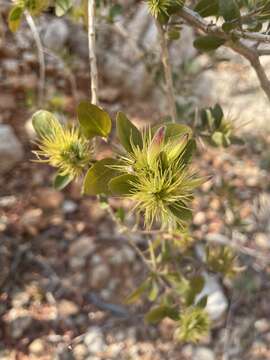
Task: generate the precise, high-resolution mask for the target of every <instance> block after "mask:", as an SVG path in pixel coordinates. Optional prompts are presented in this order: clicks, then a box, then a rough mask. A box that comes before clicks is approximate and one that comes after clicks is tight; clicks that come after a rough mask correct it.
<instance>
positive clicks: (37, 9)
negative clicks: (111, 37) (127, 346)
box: [9, 0, 270, 342]
mask: <svg viewBox="0 0 270 360" xmlns="http://www.w3.org/2000/svg"><path fill="white" fill-rule="evenodd" d="M190 3H192V4H194V7H192V8H191V6H190ZM185 4H188V5H187V6H189V7H187V6H186V5H185ZM47 5H50V6H53V7H54V8H55V12H56V15H57V16H61V15H63V14H64V13H65V12H67V11H68V10H69V9H70V7H71V5H72V3H71V1H70V0H54V1H47V0H18V1H15V2H14V4H13V5H12V7H11V10H10V13H9V27H10V29H11V30H12V31H16V30H17V29H18V27H19V25H20V22H21V19H22V15H26V18H27V17H28V22H29V24H30V25H31V26H32V31H33V33H34V38H35V41H36V45H37V48H38V49H39V57H40V58H42V56H43V50H42V44H41V40H40V39H39V37H38V31H37V29H36V28H35V27H34V24H33V22H32V21H31V16H36V15H39V14H40V13H41V12H42V10H44V9H46V7H47ZM95 5H96V3H95V1H94V0H88V7H87V19H86V20H87V21H86V22H85V23H87V26H88V37H89V39H88V40H89V58H90V62H91V66H90V67H91V82H92V83H91V85H92V86H91V95H92V99H93V100H92V102H94V104H91V103H90V102H87V101H83V102H81V103H80V104H79V105H78V108H77V113H78V123H77V124H76V125H74V124H72V125H69V124H67V125H66V124H65V125H63V124H61V123H60V122H59V121H58V119H57V118H56V117H55V115H54V114H52V113H50V112H48V111H38V112H36V113H35V114H34V116H33V119H32V120H33V126H34V129H35V131H36V133H37V136H38V139H37V141H36V146H37V149H36V150H35V151H34V154H35V155H36V157H37V160H36V161H37V162H41V163H47V164H50V165H51V166H52V167H54V168H55V169H57V173H56V177H55V180H54V186H55V187H56V188H57V189H64V188H65V187H66V186H67V185H68V184H69V183H70V182H71V181H72V180H76V179H78V178H83V185H82V194H83V195H85V196H87V195H89V196H98V198H99V200H100V203H101V205H102V206H103V208H105V209H107V210H108V212H109V214H110V215H111V217H112V219H113V220H114V221H115V222H116V224H117V225H118V226H119V230H120V231H121V232H122V234H123V235H125V236H126V238H127V239H128V240H129V242H130V244H131V246H132V247H133V248H135V249H136V251H137V253H138V255H139V256H140V258H141V259H142V260H143V262H144V264H145V265H146V267H147V269H148V270H149V271H148V273H147V275H146V278H145V279H144V281H143V282H142V283H141V285H140V286H139V287H138V288H137V289H136V290H135V291H134V292H133V293H132V294H131V295H130V296H128V298H127V302H128V303H132V302H135V301H137V300H140V299H142V298H143V297H145V298H147V300H148V304H149V309H148V311H147V313H146V315H145V320H146V321H147V322H149V323H151V324H156V323H158V322H160V321H162V320H163V319H164V318H170V319H172V320H173V321H175V331H174V336H175V339H177V340H178V341H181V342H188V341H191V342H197V341H199V339H200V338H201V337H203V336H204V335H205V334H206V333H207V332H208V330H209V327H210V321H209V316H208V313H207V296H201V295H202V292H203V290H204V288H205V277H204V275H205V272H206V271H211V272H216V273H219V274H221V275H222V276H224V277H225V276H229V277H232V276H235V275H236V274H237V273H238V271H239V267H238V266H237V259H236V257H235V255H234V253H233V252H232V250H231V249H230V248H228V247H223V246H222V247H218V246H216V247H211V248H206V256H205V259H204V260H201V258H199V257H198V251H197V250H198V249H197V248H195V246H194V243H195V239H194V238H193V237H192V233H191V232H190V227H189V223H190V221H191V220H192V201H193V199H194V197H195V196H196V193H195V191H196V189H197V188H198V187H199V186H200V185H201V184H202V182H203V178H202V177H200V176H199V175H198V174H197V172H196V171H195V170H194V168H193V167H192V156H193V155H194V152H195V150H196V141H195V138H196V137H197V136H198V137H200V138H203V139H204V140H206V141H207V143H208V144H210V145H214V146H220V147H227V146H229V145H230V144H232V143H236V142H237V143H239V139H238V138H236V137H235V130H236V127H235V123H234V122H233V121H232V120H231V119H230V118H228V117H225V116H224V113H223V110H222V109H221V107H220V106H219V105H218V104H217V105H215V106H214V107H213V108H207V109H203V110H202V111H201V116H200V118H199V117H198V118H197V117H195V122H194V126H193V129H192V130H191V128H190V127H189V126H187V125H186V124H184V125H183V124H179V123H178V120H179V119H178V117H177V107H176V106H175V97H174V76H173V71H172V67H171V64H170V53H169V51H168V50H169V49H168V46H169V44H170V41H173V40H177V39H178V38H179V37H180V32H181V28H182V22H183V20H184V21H185V22H186V23H187V24H189V25H191V26H192V27H194V28H196V29H199V31H200V32H202V33H205V34H204V35H203V36H201V35H200V36H199V37H198V38H197V39H196V40H195V41H194V46H195V47H196V49H197V50H198V51H199V52H202V51H214V50H216V49H217V48H219V47H220V46H223V45H224V46H227V47H230V48H231V49H233V50H234V51H236V52H238V53H240V54H241V55H243V56H244V57H246V58H247V59H248V60H249V62H250V63H251V65H252V66H253V67H254V69H255V70H256V73H257V75H258V78H259V80H260V82H261V85H262V88H263V89H264V91H265V92H266V94H267V95H268V97H269V99H270V84H269V81H268V80H267V77H266V74H265V73H264V71H263V68H262V66H261V64H260V61H259V56H260V54H263V53H264V52H265V51H266V50H264V49H261V50H260V49H259V45H260V44H261V43H262V42H263V39H265V42H269V38H267V36H269V35H267V34H265V31H264V30H262V29H264V27H265V26H263V25H266V24H267V22H268V21H269V1H268V0H265V1H263V0H258V1H234V0H224V1H223V0H215V1H213V0H198V1H193V2H185V0H148V1H147V5H148V9H149V12H150V14H151V15H152V16H153V17H154V21H155V24H156V26H157V30H158V34H159V42H160V49H161V58H162V63H163V72H164V74H163V75H164V79H165V85H166V86H165V88H166V91H165V92H166V95H168V105H169V106H168V108H169V111H168V112H169V113H170V118H169V121H168V122H163V123H161V124H158V125H152V126H150V125H149V126H146V127H145V128H143V129H139V128H137V127H136V126H135V125H134V124H133V123H132V122H131V121H129V119H128V118H127V117H126V116H125V115H124V114H123V113H121V112H120V113H118V115H117V118H116V132H117V138H118V142H120V144H121V146H120V147H119V144H118V143H116V144H115V143H114V137H113V136H111V137H110V138H109V136H110V135H111V128H112V121H111V118H110V116H109V114H108V113H107V112H106V111H104V110H103V109H102V108H101V107H99V106H97V103H98V93H97V90H98V84H97V78H98V74H97V69H96V68H97V66H96V58H95V21H94V20H95V19H94V14H95ZM106 5H108V2H107V1H100V2H99V4H98V6H99V8H102V7H103V6H106ZM82 8H83V10H82V13H83V16H84V15H85V8H84V5H83V7H82ZM108 8H109V11H108V16H107V20H108V21H109V23H110V26H113V21H114V18H115V16H117V14H119V13H120V12H121V9H122V8H121V5H120V6H119V4H118V3H117V2H116V3H115V2H112V3H110V2H109V5H108ZM29 16H30V20H29ZM209 16H210V17H211V20H210V21H209V22H207V20H205V19H207V17H209ZM215 17H216V18H217V19H219V22H218V23H216V24H214V23H213V19H214V18H215ZM84 18H85V16H84ZM105 18H106V17H103V20H104V19H105ZM179 19H180V21H179V22H178V23H177V20H179ZM31 26H30V27H31ZM117 33H118V34H120V35H121V36H126V34H125V31H123V30H122V29H121V28H118V29H117ZM241 38H244V39H249V40H251V41H254V45H256V46H252V47H249V45H248V43H246V42H242V41H241ZM266 40H267V41H266ZM132 44H133V46H134V45H135V47H136V46H137V45H136V44H134V41H133V40H132ZM258 44H259V45H258ZM136 49H137V48H136ZM137 50H138V49H137ZM139 52H140V53H141V52H142V53H144V51H143V50H142V51H141V49H140V48H139ZM142 58H145V56H142ZM40 62H41V64H40V65H41V66H40V68H42V66H43V68H44V69H43V70H44V77H45V65H44V61H43V60H42V59H41V60H40ZM42 62H43V63H42ZM151 65H152V64H151ZM41 73H42V72H41ZM41 78H42V76H41ZM195 123H196V124H195ZM96 137H99V140H98V141H96ZM102 140H105V141H106V143H107V146H108V147H109V146H111V157H109V158H107V157H106V158H103V159H101V160H100V156H98V157H97V156H96V154H97V152H98V150H99V145H100V143H101V142H102ZM99 155H100V154H99ZM112 197H117V198H122V199H124V200H128V203H132V206H131V211H130V214H131V216H130V218H129V219H128V221H126V212H125V210H124V209H123V208H119V209H117V211H115V209H114V208H113V207H112V206H111V205H110V198H112ZM123 203H124V204H125V203H126V201H124V202H123ZM133 213H135V216H132V215H133ZM130 224H132V227H130ZM135 231H139V232H140V234H142V236H144V235H145V234H146V235H147V237H148V240H149V242H148V247H147V248H146V249H145V250H144V251H142V250H141V249H140V248H139V247H138V246H137V245H136V244H134V242H132V239H130V235H131V234H132V233H133V232H135ZM198 299H200V300H198Z"/></svg>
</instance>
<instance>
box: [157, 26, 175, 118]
mask: <svg viewBox="0 0 270 360" xmlns="http://www.w3.org/2000/svg"><path fill="white" fill-rule="evenodd" d="M155 23H156V27H157V30H158V35H159V43H160V48H161V57H162V64H163V69H164V75H165V82H166V94H167V99H168V107H169V111H170V116H171V118H172V122H176V118H177V113H176V105H175V98H174V88H173V78H172V67H171V63H170V56H169V50H168V44H167V39H166V34H165V32H164V29H163V27H162V25H161V24H160V22H159V21H158V20H155Z"/></svg>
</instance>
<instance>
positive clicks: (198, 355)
mask: <svg viewBox="0 0 270 360" xmlns="http://www.w3.org/2000/svg"><path fill="white" fill-rule="evenodd" d="M192 359H193V360H215V359H216V358H215V355H214V352H213V351H212V350H211V349H208V348H206V347H198V348H197V349H196V350H195V351H194V355H193V358H192Z"/></svg>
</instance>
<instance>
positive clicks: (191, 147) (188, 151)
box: [181, 139, 197, 164]
mask: <svg viewBox="0 0 270 360" xmlns="http://www.w3.org/2000/svg"><path fill="white" fill-rule="evenodd" d="M196 148H197V145H196V141H195V140H194V139H190V140H189V141H188V143H187V145H186V147H185V149H184V151H183V154H182V155H181V157H182V159H183V161H184V163H185V164H189V163H190V162H191V159H192V156H193V154H194V152H195V150H196Z"/></svg>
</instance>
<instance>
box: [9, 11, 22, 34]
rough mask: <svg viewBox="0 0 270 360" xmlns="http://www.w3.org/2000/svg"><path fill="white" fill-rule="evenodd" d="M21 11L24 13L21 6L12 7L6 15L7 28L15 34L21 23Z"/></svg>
mask: <svg viewBox="0 0 270 360" xmlns="http://www.w3.org/2000/svg"><path fill="white" fill-rule="evenodd" d="M23 11H24V8H23V7H21V6H14V7H12V8H11V10H10V12H9V14H8V26H9V29H10V30H11V31H12V32H15V31H17V30H18V28H19V26H20V23H21V18H22V14H23Z"/></svg>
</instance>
